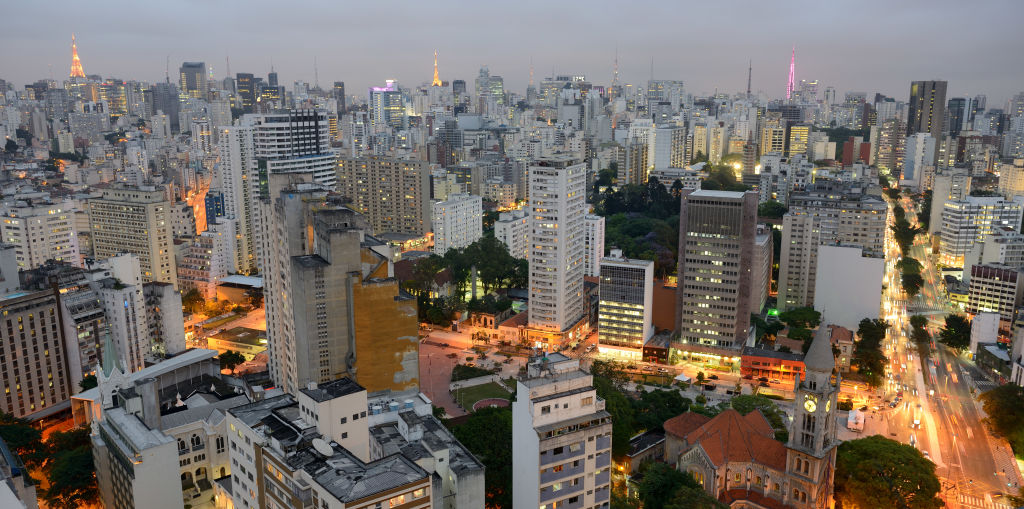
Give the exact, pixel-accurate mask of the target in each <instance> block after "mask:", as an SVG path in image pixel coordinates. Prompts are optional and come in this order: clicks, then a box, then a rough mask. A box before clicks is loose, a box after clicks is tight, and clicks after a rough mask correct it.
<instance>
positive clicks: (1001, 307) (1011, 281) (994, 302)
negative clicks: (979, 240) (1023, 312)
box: [964, 263, 1024, 331]
mask: <svg viewBox="0 0 1024 509" xmlns="http://www.w3.org/2000/svg"><path fill="white" fill-rule="evenodd" d="M965 270H969V271H970V273H971V277H970V283H969V285H968V292H967V306H966V307H965V308H964V310H965V311H967V312H968V313H970V314H971V315H972V316H973V315H977V314H979V313H999V323H1000V329H1002V330H1004V331H1009V330H1010V328H1011V325H1012V324H1013V319H1014V314H1015V313H1016V312H1017V308H1019V307H1020V305H1021V302H1022V301H1024V274H1022V273H1021V268H1020V267H1019V266H1017V267H1011V266H1008V265H1002V264H998V263H992V264H985V265H973V266H971V267H965Z"/></svg>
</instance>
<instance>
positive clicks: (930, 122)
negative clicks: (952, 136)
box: [907, 81, 946, 140]
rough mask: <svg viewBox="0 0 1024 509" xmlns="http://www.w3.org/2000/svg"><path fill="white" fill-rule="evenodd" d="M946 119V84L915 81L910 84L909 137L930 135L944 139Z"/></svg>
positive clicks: (942, 82)
mask: <svg viewBox="0 0 1024 509" xmlns="http://www.w3.org/2000/svg"><path fill="white" fill-rule="evenodd" d="M945 117H946V82H945V81H914V82H911V83H910V100H909V101H908V103H907V135H908V136H909V135H911V134H914V133H929V134H931V135H932V138H934V139H936V140H938V139H940V138H942V132H943V125H944V122H945Z"/></svg>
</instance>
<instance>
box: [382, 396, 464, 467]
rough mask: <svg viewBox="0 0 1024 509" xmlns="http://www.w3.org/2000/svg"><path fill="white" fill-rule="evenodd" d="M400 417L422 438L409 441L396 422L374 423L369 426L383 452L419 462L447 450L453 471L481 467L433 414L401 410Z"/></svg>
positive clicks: (409, 428)
mask: <svg viewBox="0 0 1024 509" xmlns="http://www.w3.org/2000/svg"><path fill="white" fill-rule="evenodd" d="M399 418H400V419H402V421H403V423H404V424H405V425H406V429H408V430H409V431H410V432H412V431H413V430H415V429H418V430H419V431H422V433H423V438H422V439H421V440H414V441H409V440H408V439H406V437H405V436H403V435H402V432H401V431H400V428H399V425H398V423H397V422H388V423H384V424H380V425H377V426H373V427H371V428H370V434H371V435H372V436H373V439H374V440H376V441H377V443H378V444H380V447H381V450H382V451H383V454H384V455H392V454H396V453H400V454H402V455H403V456H405V457H406V458H409V459H411V460H413V461H419V460H420V459H422V458H432V457H433V456H434V453H435V452H436V451H442V450H445V449H447V450H448V455H449V460H448V463H449V465H450V468H451V469H452V470H454V471H455V472H456V473H461V472H466V471H472V470H480V471H482V470H483V468H484V466H483V464H482V463H480V460H478V459H477V458H476V456H473V454H472V453H471V452H469V450H468V449H466V448H465V446H463V445H462V444H461V443H459V441H458V440H456V439H455V436H454V435H452V434H451V432H450V431H448V429H447V428H445V427H444V425H442V424H441V421H438V420H437V418H436V417H434V416H433V415H419V414H417V413H416V412H412V411H404V412H401V413H400V414H399Z"/></svg>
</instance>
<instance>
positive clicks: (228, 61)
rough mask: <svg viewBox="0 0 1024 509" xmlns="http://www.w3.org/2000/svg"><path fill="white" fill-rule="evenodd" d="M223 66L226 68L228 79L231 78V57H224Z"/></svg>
mask: <svg viewBox="0 0 1024 509" xmlns="http://www.w3.org/2000/svg"><path fill="white" fill-rule="evenodd" d="M224 66H225V67H226V68H227V73H228V77H229V78H230V77H231V56H230V55H224Z"/></svg>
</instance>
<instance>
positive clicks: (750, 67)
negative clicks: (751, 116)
mask: <svg viewBox="0 0 1024 509" xmlns="http://www.w3.org/2000/svg"><path fill="white" fill-rule="evenodd" d="M753 72H754V60H753V59H751V60H750V62H749V63H747V99H749V98H750V76H751V74H752V73H753Z"/></svg>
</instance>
